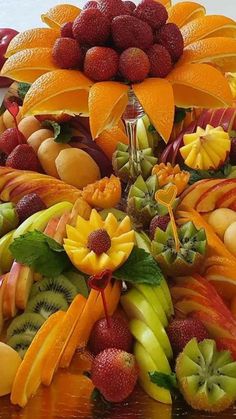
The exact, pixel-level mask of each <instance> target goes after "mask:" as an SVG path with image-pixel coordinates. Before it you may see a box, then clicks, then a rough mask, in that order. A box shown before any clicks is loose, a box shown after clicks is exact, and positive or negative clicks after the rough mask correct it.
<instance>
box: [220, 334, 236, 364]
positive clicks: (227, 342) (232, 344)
mask: <svg viewBox="0 0 236 419" xmlns="http://www.w3.org/2000/svg"><path fill="white" fill-rule="evenodd" d="M216 345H217V349H218V351H225V350H227V351H230V352H231V354H232V357H233V359H234V360H235V361H236V339H235V338H233V339H230V338H225V337H224V338H221V337H220V338H216Z"/></svg>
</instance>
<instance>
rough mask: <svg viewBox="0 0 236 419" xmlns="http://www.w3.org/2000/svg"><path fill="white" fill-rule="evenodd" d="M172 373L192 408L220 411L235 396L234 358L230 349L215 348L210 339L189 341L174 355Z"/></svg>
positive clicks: (235, 375) (235, 398)
mask: <svg viewBox="0 0 236 419" xmlns="http://www.w3.org/2000/svg"><path fill="white" fill-rule="evenodd" d="M176 376H177V379H178V383H179V388H180V391H181V393H182V394H183V396H184V398H185V400H186V401H187V403H188V404H190V406H192V407H193V408H194V409H198V410H205V411H208V412H221V411H223V410H225V409H227V408H228V407H229V406H230V405H231V404H233V403H234V401H235V400H236V362H234V361H233V359H232V356H231V354H230V352H228V351H221V352H218V351H217V348H216V343H215V341H214V340H211V339H205V340H203V341H202V342H200V343H198V342H197V339H196V338H194V339H192V340H191V341H189V342H188V344H187V345H186V346H185V348H184V350H183V352H182V353H181V354H180V355H179V356H178V358H177V361H176Z"/></svg>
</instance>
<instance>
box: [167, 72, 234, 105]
mask: <svg viewBox="0 0 236 419" xmlns="http://www.w3.org/2000/svg"><path fill="white" fill-rule="evenodd" d="M167 79H168V80H169V81H170V82H171V83H172V86H173V91H174V98H175V105H176V106H179V107H181V108H190V107H197V108H199V107H202V108H220V107H227V106H231V105H232V101H233V96H232V93H231V90H230V87H229V84H228V82H227V80H226V78H225V77H224V76H223V75H222V74H221V73H220V72H219V71H218V70H217V69H216V68H214V67H211V66H210V65H207V64H183V65H179V66H177V67H176V68H175V69H174V70H173V71H172V72H171V73H170V74H169V75H168V77H167Z"/></svg>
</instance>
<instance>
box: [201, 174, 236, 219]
mask: <svg viewBox="0 0 236 419" xmlns="http://www.w3.org/2000/svg"><path fill="white" fill-rule="evenodd" d="M215 180H216V182H217V183H216V184H215V185H212V186H211V187H210V188H209V189H208V190H205V191H203V193H201V194H200V195H199V199H198V200H197V202H196V206H195V208H196V210H197V211H198V212H209V211H213V210H214V209H215V208H216V202H217V200H218V199H219V198H220V197H221V196H222V195H224V194H225V193H227V192H229V191H230V190H232V189H234V188H235V187H236V179H215Z"/></svg>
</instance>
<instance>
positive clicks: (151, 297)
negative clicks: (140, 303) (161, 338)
mask: <svg viewBox="0 0 236 419" xmlns="http://www.w3.org/2000/svg"><path fill="white" fill-rule="evenodd" d="M134 287H135V288H136V289H137V290H138V291H139V292H140V293H141V294H143V296H144V297H145V298H146V300H147V301H149V303H150V304H151V305H152V308H153V309H154V311H155V312H156V314H157V316H158V318H159V320H160V321H161V323H162V325H163V327H167V326H168V320H167V317H166V314H165V311H164V310H163V307H162V305H161V302H160V301H159V299H158V298H157V294H156V293H155V292H154V290H153V287H150V286H149V285H146V284H134Z"/></svg>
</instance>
